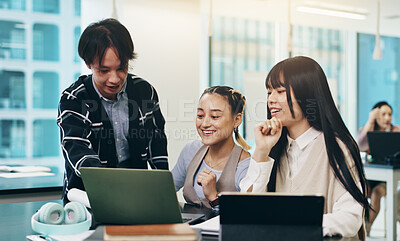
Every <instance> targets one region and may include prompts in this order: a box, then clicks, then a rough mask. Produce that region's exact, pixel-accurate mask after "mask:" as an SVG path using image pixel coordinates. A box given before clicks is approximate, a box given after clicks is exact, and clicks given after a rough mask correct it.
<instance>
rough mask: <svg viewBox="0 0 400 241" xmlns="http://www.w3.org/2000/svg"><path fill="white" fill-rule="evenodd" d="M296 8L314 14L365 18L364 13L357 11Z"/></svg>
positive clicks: (307, 7)
mask: <svg viewBox="0 0 400 241" xmlns="http://www.w3.org/2000/svg"><path fill="white" fill-rule="evenodd" d="M296 10H297V11H299V12H305V13H314V14H321V15H328V16H333V17H341V18H350V19H357V20H363V19H366V18H367V16H366V14H365V13H357V12H350V11H344V10H338V9H330V8H320V7H310V6H298V7H297V8H296Z"/></svg>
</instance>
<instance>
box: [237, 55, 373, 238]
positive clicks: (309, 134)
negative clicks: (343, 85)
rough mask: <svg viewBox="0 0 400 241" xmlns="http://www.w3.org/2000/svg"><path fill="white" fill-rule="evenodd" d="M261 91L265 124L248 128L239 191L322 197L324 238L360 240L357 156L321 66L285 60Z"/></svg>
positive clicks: (362, 194) (361, 189)
mask: <svg viewBox="0 0 400 241" xmlns="http://www.w3.org/2000/svg"><path fill="white" fill-rule="evenodd" d="M266 88H267V90H268V119H267V120H266V121H264V122H262V123H259V124H257V125H256V126H255V128H254V132H255V141H256V148H255V151H254V155H253V157H252V160H251V161H250V166H249V169H248V172H247V175H246V178H245V179H243V180H242V182H241V183H240V187H241V190H242V191H248V192H251V191H253V192H260V191H269V192H274V191H275V192H286V193H302V194H323V196H324V197H325V208H324V216H323V224H322V225H323V234H324V236H332V235H342V236H344V237H352V236H356V235H357V234H358V235H359V238H361V239H364V238H365V235H364V231H363V228H362V223H363V214H364V210H368V209H369V204H368V200H367V198H366V191H365V190H366V180H365V176H364V171H363V167H362V163H361V158H360V153H359V150H358V146H357V144H356V142H355V141H354V139H353V138H352V136H351V134H350V132H349V131H348V129H347V128H346V125H345V124H344V122H343V120H342V118H341V116H340V114H339V112H338V110H337V108H336V106H335V103H334V101H333V98H332V95H331V93H330V90H329V86H328V82H327V78H326V76H325V74H324V72H323V70H322V68H321V66H320V65H319V64H318V63H317V62H316V61H314V60H313V59H311V58H308V57H303V56H298V57H294V58H288V59H286V60H283V61H281V62H279V63H278V64H276V65H275V66H274V67H273V68H272V69H271V71H270V72H269V74H268V76H267V79H266ZM293 205H296V204H293Z"/></svg>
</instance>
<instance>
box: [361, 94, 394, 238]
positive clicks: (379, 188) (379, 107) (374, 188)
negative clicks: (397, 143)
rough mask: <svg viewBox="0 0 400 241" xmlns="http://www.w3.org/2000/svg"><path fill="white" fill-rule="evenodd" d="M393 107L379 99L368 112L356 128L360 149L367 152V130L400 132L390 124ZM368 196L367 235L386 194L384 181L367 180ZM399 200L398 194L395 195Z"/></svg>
mask: <svg viewBox="0 0 400 241" xmlns="http://www.w3.org/2000/svg"><path fill="white" fill-rule="evenodd" d="M392 114H393V109H392V107H391V106H390V105H389V103H387V102H386V101H379V102H377V103H376V104H375V105H374V106H373V107H372V110H371V111H370V112H369V116H368V121H367V123H365V125H364V126H363V127H361V128H360V129H359V130H358V133H357V138H356V139H357V143H358V146H359V148H360V151H364V152H367V153H369V145H368V139H367V133H368V132H369V131H385V132H400V127H399V126H397V125H394V124H392ZM367 184H368V197H370V198H371V207H372V209H370V211H369V217H368V219H367V220H366V223H365V228H366V231H367V236H369V233H370V230H371V226H372V224H373V223H374V221H375V219H376V217H377V216H378V213H379V211H380V209H381V198H382V197H384V196H386V182H381V181H372V180H369V181H368V182H367ZM397 199H398V200H399V196H398V197H397Z"/></svg>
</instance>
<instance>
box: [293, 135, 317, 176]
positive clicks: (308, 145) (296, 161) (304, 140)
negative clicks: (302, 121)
mask: <svg viewBox="0 0 400 241" xmlns="http://www.w3.org/2000/svg"><path fill="white" fill-rule="evenodd" d="M321 133H322V132H321V131H318V130H316V129H315V128H313V127H310V128H309V129H308V130H307V131H306V132H304V133H303V134H302V135H301V136H299V137H298V138H297V139H296V140H294V139H292V138H290V137H289V136H287V138H288V146H287V149H286V155H287V160H288V164H289V177H290V178H293V177H294V176H295V175H296V174H297V173H298V172H299V171H300V169H301V168H302V167H303V165H304V163H305V162H306V160H307V158H308V155H309V154H310V152H311V149H312V146H313V143H314V141H315V139H316V138H317V137H318V136H319V135H320V134H321Z"/></svg>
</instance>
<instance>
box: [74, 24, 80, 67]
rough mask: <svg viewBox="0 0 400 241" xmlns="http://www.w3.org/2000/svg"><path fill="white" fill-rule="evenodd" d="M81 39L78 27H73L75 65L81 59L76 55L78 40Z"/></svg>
mask: <svg viewBox="0 0 400 241" xmlns="http://www.w3.org/2000/svg"><path fill="white" fill-rule="evenodd" d="M80 37H81V28H80V27H75V28H74V49H76V50H75V51H74V53H75V54H74V61H75V63H79V62H80V61H81V57H79V54H78V44H79V38H80Z"/></svg>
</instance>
